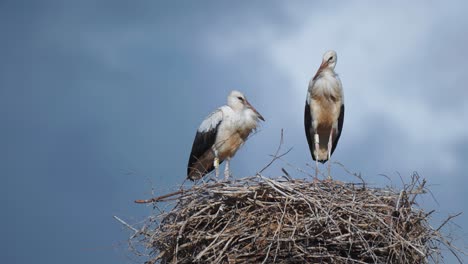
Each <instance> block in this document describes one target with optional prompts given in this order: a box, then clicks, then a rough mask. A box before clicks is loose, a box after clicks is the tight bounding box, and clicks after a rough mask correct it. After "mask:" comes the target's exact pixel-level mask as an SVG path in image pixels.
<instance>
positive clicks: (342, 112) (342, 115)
mask: <svg viewBox="0 0 468 264" xmlns="http://www.w3.org/2000/svg"><path fill="white" fill-rule="evenodd" d="M344 111H345V108H344V104H342V105H341V108H340V116H339V117H338V131H337V134H336V138H335V140H334V141H333V146H332V151H331V154H333V151H335V148H336V145H338V140H339V139H340V136H341V130H342V129H343V122H344Z"/></svg>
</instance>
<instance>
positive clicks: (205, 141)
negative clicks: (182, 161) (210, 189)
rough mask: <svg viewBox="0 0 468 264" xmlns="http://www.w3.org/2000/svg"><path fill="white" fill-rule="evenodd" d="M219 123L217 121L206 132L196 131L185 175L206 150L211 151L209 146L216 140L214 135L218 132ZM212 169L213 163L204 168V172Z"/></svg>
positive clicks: (188, 173)
mask: <svg viewBox="0 0 468 264" xmlns="http://www.w3.org/2000/svg"><path fill="white" fill-rule="evenodd" d="M220 124H221V122H219V123H218V124H217V125H216V127H215V128H213V129H211V130H208V131H206V132H199V131H197V134H196V135H195V139H194V141H193V145H192V151H191V152H190V158H189V162H188V166H187V175H190V173H191V171H192V169H193V166H194V164H195V163H196V162H197V161H198V160H200V159H201V158H202V156H203V155H204V154H205V153H206V152H207V151H211V147H212V146H213V145H214V143H215V141H216V135H217V134H218V127H219V125H220ZM213 169H214V166H213V163H211V164H210V165H209V167H207V168H205V172H204V174H206V173H209V172H211V171H212V170H213Z"/></svg>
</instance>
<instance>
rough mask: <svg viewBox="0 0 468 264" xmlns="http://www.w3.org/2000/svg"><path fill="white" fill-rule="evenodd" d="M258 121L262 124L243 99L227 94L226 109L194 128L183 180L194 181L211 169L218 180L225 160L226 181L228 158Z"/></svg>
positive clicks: (236, 95)
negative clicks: (193, 136)
mask: <svg viewBox="0 0 468 264" xmlns="http://www.w3.org/2000/svg"><path fill="white" fill-rule="evenodd" d="M259 119H260V120H262V121H265V119H264V118H263V116H262V115H260V114H259V113H258V112H257V110H256V109H255V108H254V107H253V106H252V105H251V104H250V103H249V101H247V98H246V97H245V96H244V95H243V94H242V93H241V92H239V91H231V93H230V94H229V96H228V97H227V105H224V106H222V107H220V108H218V109H217V110H215V111H214V112H212V113H211V114H210V115H208V117H206V118H205V120H203V122H202V123H201V125H200V127H199V128H198V130H197V133H196V135H195V140H194V141H193V146H192V152H191V153H190V158H189V162H188V166H187V178H189V179H190V180H192V181H193V180H198V179H200V178H201V177H203V176H205V175H206V174H207V173H209V172H211V171H213V169H215V175H216V178H218V175H219V164H220V163H221V162H223V161H224V160H226V165H225V167H224V178H225V180H227V179H228V178H229V176H230V171H229V162H230V160H231V158H232V157H233V156H234V155H235V154H236V151H237V150H238V149H239V148H240V147H241V146H242V145H243V144H244V143H245V141H246V140H247V137H248V136H249V134H250V133H251V132H252V131H253V130H255V129H256V128H257V123H258V120H259Z"/></svg>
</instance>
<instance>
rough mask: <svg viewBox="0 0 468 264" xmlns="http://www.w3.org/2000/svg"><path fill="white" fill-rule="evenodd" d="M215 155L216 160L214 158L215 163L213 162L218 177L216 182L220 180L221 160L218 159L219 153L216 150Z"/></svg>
mask: <svg viewBox="0 0 468 264" xmlns="http://www.w3.org/2000/svg"><path fill="white" fill-rule="evenodd" d="M214 154H215V158H214V161H213V166H214V167H215V176H216V180H218V177H219V158H218V151H217V150H215V151H214Z"/></svg>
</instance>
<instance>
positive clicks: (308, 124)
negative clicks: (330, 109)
mask: <svg viewBox="0 0 468 264" xmlns="http://www.w3.org/2000/svg"><path fill="white" fill-rule="evenodd" d="M313 121H314V120H313V119H312V115H311V114H310V106H309V104H308V103H307V101H306V103H305V111H304V128H305V133H306V138H307V143H309V149H310V154H311V155H312V159H313V160H315V156H314V149H315V144H314V138H313V133H311V130H312V122H313Z"/></svg>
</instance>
